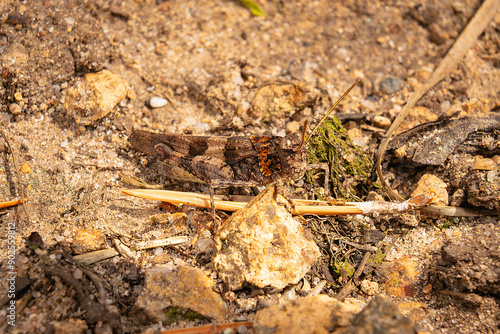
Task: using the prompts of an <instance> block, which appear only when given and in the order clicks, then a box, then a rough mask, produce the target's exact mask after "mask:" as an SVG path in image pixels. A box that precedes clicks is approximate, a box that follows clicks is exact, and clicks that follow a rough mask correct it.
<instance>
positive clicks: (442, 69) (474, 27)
mask: <svg viewBox="0 0 500 334" xmlns="http://www.w3.org/2000/svg"><path fill="white" fill-rule="evenodd" d="M498 8H500V0H486V1H484V2H483V4H482V5H481V7H480V8H479V10H478V11H477V12H476V14H475V15H474V17H473V18H472V19H471V20H470V22H469V24H467V26H466V27H465V29H464V30H463V31H462V33H461V34H460V36H459V37H458V39H457V40H456V41H455V43H454V44H453V46H452V47H451V49H450V50H449V51H448V53H447V54H446V56H445V57H444V59H443V60H442V61H441V63H440V64H439V66H438V67H437V68H436V70H435V71H434V72H433V73H432V74H431V76H430V77H429V79H428V80H427V82H426V83H425V84H423V85H422V86H420V87H419V89H417V90H416V91H415V92H413V94H412V95H411V96H410V98H409V99H408V102H406V104H405V106H404V107H403V109H402V110H401V112H400V113H399V115H398V116H397V117H396V119H395V120H394V122H393V123H392V125H391V127H390V128H389V129H388V130H387V132H386V135H385V138H384V140H382V142H381V143H380V146H379V148H378V150H377V161H376V164H375V166H376V169H377V175H378V177H379V179H380V182H381V183H382V186H383V187H384V189H385V190H386V191H387V192H388V193H389V195H390V196H391V197H392V198H393V199H395V200H400V201H401V200H404V199H403V198H402V197H401V196H400V195H399V194H397V193H396V192H395V191H394V190H392V188H391V187H390V186H389V184H388V183H387V181H386V180H385V178H384V175H383V172H382V166H381V163H382V158H383V156H384V153H385V150H386V148H387V144H388V143H389V140H390V139H391V137H392V134H393V133H394V132H395V130H396V129H397V128H398V127H399V125H400V124H401V122H402V121H403V119H404V118H405V117H406V116H407V115H408V114H409V113H410V110H411V108H413V106H414V105H415V104H416V103H417V102H418V100H420V98H421V97H422V96H424V94H425V93H427V91H429V90H430V89H431V88H432V87H434V86H435V85H436V84H437V83H439V82H440V81H441V80H443V79H444V78H445V77H446V76H447V75H448V73H449V72H451V71H452V70H453V69H455V68H456V67H457V65H458V62H459V61H460V60H461V59H462V58H463V56H464V55H465V53H466V52H467V50H468V49H470V47H471V46H472V45H473V44H474V43H475V42H476V40H477V38H478V37H479V35H481V34H482V33H483V31H484V29H486V27H487V26H488V24H489V23H490V21H491V20H492V19H493V17H494V16H495V14H496V12H497V11H498Z"/></svg>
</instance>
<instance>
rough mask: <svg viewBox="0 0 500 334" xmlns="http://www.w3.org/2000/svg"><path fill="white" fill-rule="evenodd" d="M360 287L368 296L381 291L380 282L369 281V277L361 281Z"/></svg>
mask: <svg viewBox="0 0 500 334" xmlns="http://www.w3.org/2000/svg"><path fill="white" fill-rule="evenodd" d="M360 287H361V291H363V292H364V293H365V294H367V295H368V296H374V295H376V294H378V292H379V287H378V283H377V282H372V281H369V280H367V279H365V280H363V281H361V284H360Z"/></svg>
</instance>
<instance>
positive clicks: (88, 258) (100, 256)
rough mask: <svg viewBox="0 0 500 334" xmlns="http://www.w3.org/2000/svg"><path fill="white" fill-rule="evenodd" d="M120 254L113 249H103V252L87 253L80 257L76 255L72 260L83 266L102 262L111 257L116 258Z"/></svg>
mask: <svg viewBox="0 0 500 334" xmlns="http://www.w3.org/2000/svg"><path fill="white" fill-rule="evenodd" d="M119 254H120V253H118V252H117V251H116V250H114V249H113V248H109V249H103V250H98V251H95V252H89V253H85V254H81V255H76V256H75V257H74V258H75V260H77V261H78V262H80V263H81V264H83V265H88V264H92V263H96V262H99V261H102V260H106V259H109V258H111V257H113V256H117V255H119Z"/></svg>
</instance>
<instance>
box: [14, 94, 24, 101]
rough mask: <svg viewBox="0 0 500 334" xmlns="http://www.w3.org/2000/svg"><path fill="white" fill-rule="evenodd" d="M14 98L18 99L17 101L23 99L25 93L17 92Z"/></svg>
mask: <svg viewBox="0 0 500 334" xmlns="http://www.w3.org/2000/svg"><path fill="white" fill-rule="evenodd" d="M14 98H15V99H16V101H21V100H22V99H23V94H21V93H20V92H15V93H14Z"/></svg>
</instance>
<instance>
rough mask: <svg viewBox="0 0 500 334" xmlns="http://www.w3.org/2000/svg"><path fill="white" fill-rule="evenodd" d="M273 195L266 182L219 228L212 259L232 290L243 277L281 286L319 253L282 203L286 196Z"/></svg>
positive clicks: (292, 281)
mask: <svg viewBox="0 0 500 334" xmlns="http://www.w3.org/2000/svg"><path fill="white" fill-rule="evenodd" d="M277 201H278V202H280V203H281V204H280V203H277ZM277 201H276V200H275V199H274V187H272V186H271V187H268V188H267V189H266V190H264V191H263V192H262V193H261V194H260V195H259V196H257V197H256V198H255V199H253V200H252V201H251V202H250V203H248V204H247V206H246V207H245V208H243V209H242V210H240V211H238V212H236V213H234V214H233V215H232V216H231V217H230V218H229V219H228V220H226V221H225V222H224V224H223V225H222V226H221V228H220V229H219V231H218V232H217V235H216V236H215V242H216V246H217V250H218V254H217V255H216V257H215V260H214V265H215V268H216V270H217V271H218V272H219V275H220V277H221V278H222V279H223V280H224V281H225V282H226V283H227V284H228V286H229V288H230V289H231V290H237V289H241V288H242V287H243V283H245V282H247V283H250V284H253V285H255V286H257V287H260V288H263V287H266V286H271V287H275V288H278V289H282V288H284V287H286V286H287V285H289V284H295V283H298V282H299V281H300V279H301V278H302V277H303V276H304V275H305V274H306V273H307V271H308V270H309V269H310V268H311V266H312V265H313V264H314V262H315V261H316V260H317V259H318V258H319V256H320V252H319V249H318V246H317V245H316V244H315V243H314V241H313V240H311V239H309V238H308V237H307V236H306V235H305V233H304V229H303V228H302V225H301V224H300V223H299V222H298V221H296V220H294V219H293V217H292V215H291V214H290V213H289V212H288V211H287V210H286V209H285V207H283V205H282V203H286V199H284V198H283V197H282V196H281V195H278V196H277Z"/></svg>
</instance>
